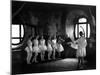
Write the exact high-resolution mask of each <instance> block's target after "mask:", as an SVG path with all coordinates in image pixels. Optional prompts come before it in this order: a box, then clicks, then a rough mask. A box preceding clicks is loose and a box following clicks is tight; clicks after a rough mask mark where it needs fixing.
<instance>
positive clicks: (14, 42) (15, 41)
mask: <svg viewBox="0 0 100 75" xmlns="http://www.w3.org/2000/svg"><path fill="white" fill-rule="evenodd" d="M19 42H20V39H12V43H13V44H17V43H19Z"/></svg>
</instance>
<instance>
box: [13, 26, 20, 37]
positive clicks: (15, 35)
mask: <svg viewBox="0 0 100 75" xmlns="http://www.w3.org/2000/svg"><path fill="white" fill-rule="evenodd" d="M12 37H19V25H12Z"/></svg>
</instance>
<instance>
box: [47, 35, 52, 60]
mask: <svg viewBox="0 0 100 75" xmlns="http://www.w3.org/2000/svg"><path fill="white" fill-rule="evenodd" d="M51 44H52V43H51V37H49V38H48V41H47V51H48V60H51V58H50V57H51V54H52V50H53V49H52V46H51Z"/></svg>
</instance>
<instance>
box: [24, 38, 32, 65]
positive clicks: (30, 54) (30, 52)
mask: <svg viewBox="0 0 100 75" xmlns="http://www.w3.org/2000/svg"><path fill="white" fill-rule="evenodd" d="M25 51H26V52H27V58H26V61H27V64H31V62H30V60H31V58H32V42H31V39H29V40H28V41H27V46H26V48H25Z"/></svg>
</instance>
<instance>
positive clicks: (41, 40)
mask: <svg viewBox="0 0 100 75" xmlns="http://www.w3.org/2000/svg"><path fill="white" fill-rule="evenodd" d="M39 49H40V51H41V60H42V61H44V60H45V59H44V56H45V51H46V50H47V47H46V44H45V39H44V38H43V36H41V39H40V44H39Z"/></svg>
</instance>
